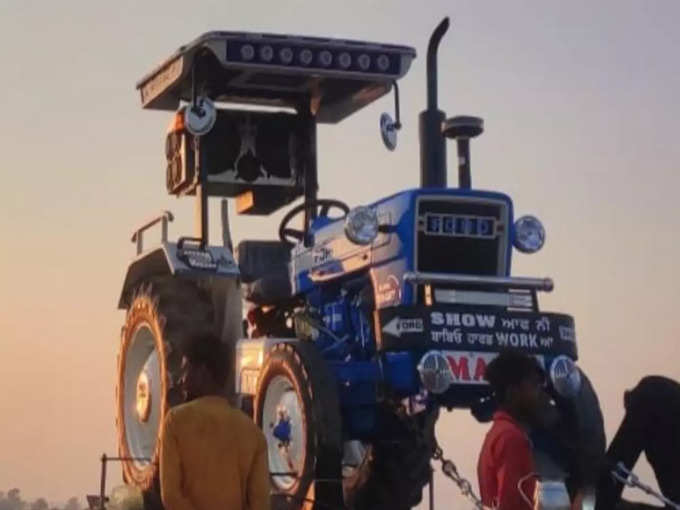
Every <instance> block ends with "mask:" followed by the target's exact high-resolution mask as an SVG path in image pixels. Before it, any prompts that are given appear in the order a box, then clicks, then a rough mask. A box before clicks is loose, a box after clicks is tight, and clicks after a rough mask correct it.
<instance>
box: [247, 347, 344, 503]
mask: <svg viewBox="0 0 680 510" xmlns="http://www.w3.org/2000/svg"><path fill="white" fill-rule="evenodd" d="M335 384H336V382H335V379H334V378H333V377H332V375H331V373H330V371H329V370H328V367H327V365H326V363H325V361H324V360H323V358H321V356H320V355H319V353H318V352H317V350H316V348H315V347H314V346H313V345H311V344H307V343H305V342H297V343H281V344H277V345H275V346H274V347H273V348H272V350H271V351H270V353H269V355H268V356H267V359H266V361H265V364H264V366H263V368H262V371H261V373H260V377H259V381H258V388H257V393H256V396H255V421H256V423H257V424H258V425H259V426H260V428H261V429H262V431H263V433H264V435H265V437H266V439H267V447H268V457H269V470H270V472H272V473H273V475H272V477H271V482H272V488H273V495H272V496H273V497H272V503H273V508H275V509H277V510H279V509H280V510H293V509H297V508H302V507H303V505H304V504H305V503H310V502H313V501H318V502H319V503H318V504H316V505H314V508H328V507H338V508H339V507H342V490H341V488H342V479H341V471H340V464H341V448H342V420H341V417H340V405H339V400H338V394H337V389H336V386H335ZM308 507H309V506H307V508H308Z"/></svg>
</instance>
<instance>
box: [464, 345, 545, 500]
mask: <svg viewBox="0 0 680 510" xmlns="http://www.w3.org/2000/svg"><path fill="white" fill-rule="evenodd" d="M485 378H486V380H487V381H488V382H489V384H490V385H491V388H492V390H493V393H494V397H495V399H496V401H497V403H498V410H497V411H496V413H495V414H494V416H493V425H492V427H491V429H490V430H489V432H488V433H487V435H486V438H485V439H484V444H483V446H482V451H481V453H480V456H479V462H478V466H477V475H478V478H479V491H480V495H481V498H482V502H483V503H484V505H485V506H488V507H492V508H496V509H498V510H528V509H533V507H534V506H533V495H534V490H535V487H536V477H535V473H534V472H535V467H534V460H533V455H532V450H531V443H530V441H529V436H528V432H529V430H530V428H531V427H532V425H535V424H537V423H539V417H540V414H541V410H542V409H545V406H546V405H547V403H548V402H549V397H548V394H547V393H546V392H545V391H544V386H545V373H544V372H543V369H542V368H541V367H540V366H539V365H538V363H537V362H536V360H535V358H532V357H529V356H527V355H525V354H523V353H521V352H519V351H513V350H509V351H505V352H503V353H501V354H500V355H499V356H498V357H496V358H495V359H494V360H493V361H492V362H491V363H489V366H488V367H487V370H486V374H485Z"/></svg>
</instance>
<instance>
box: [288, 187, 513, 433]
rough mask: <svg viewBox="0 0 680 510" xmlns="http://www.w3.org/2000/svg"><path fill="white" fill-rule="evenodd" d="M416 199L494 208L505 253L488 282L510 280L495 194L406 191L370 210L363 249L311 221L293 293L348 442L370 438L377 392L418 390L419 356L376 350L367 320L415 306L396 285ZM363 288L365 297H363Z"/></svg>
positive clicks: (407, 264)
mask: <svg viewBox="0 0 680 510" xmlns="http://www.w3.org/2000/svg"><path fill="white" fill-rule="evenodd" d="M421 198H429V199H435V200H436V199H445V200H449V199H452V200H455V199H465V200H479V201H485V202H489V201H491V202H494V203H498V204H502V205H503V207H504V210H505V211H506V217H505V220H504V222H505V228H504V229H503V232H502V233H501V234H499V235H502V236H504V237H505V239H504V242H503V245H504V247H505V248H504V253H503V254H502V261H501V262H500V263H499V264H498V266H499V267H498V272H497V273H496V276H508V275H509V274H510V262H511V255H512V245H513V239H512V236H513V207H512V200H511V199H510V197H508V196H507V195H505V194H502V193H497V192H489V191H479V190H470V189H441V188H437V189H427V188H425V189H412V190H407V191H403V192H400V193H397V194H395V195H392V196H390V197H387V198H384V199H382V200H379V201H377V202H375V203H373V204H370V207H372V208H374V209H375V211H376V213H377V216H378V221H379V224H380V225H381V226H382V228H381V232H380V233H379V234H378V236H377V238H376V239H375V241H374V242H373V243H372V244H370V245H368V246H360V245H357V244H354V243H352V242H351V241H349V239H347V237H346V235H345V233H344V221H342V220H341V219H335V220H334V219H329V218H326V217H320V218H317V219H316V220H314V222H313V223H312V226H311V229H310V233H309V235H310V237H311V238H310V242H309V243H308V244H309V246H304V245H303V243H300V244H299V245H297V246H296V247H295V248H294V249H293V252H292V256H291V263H290V272H291V274H290V276H291V282H292V287H293V293H294V294H296V295H304V296H305V299H306V302H307V304H308V306H309V307H310V308H311V309H313V310H316V311H317V312H318V314H319V315H320V317H321V318H322V320H323V322H324V324H325V327H326V328H327V329H328V330H329V332H328V333H325V332H323V331H321V332H319V336H318V338H317V339H316V343H317V345H318V346H319V348H320V350H321V352H322V354H323V356H324V357H325V358H326V359H327V361H328V363H329V366H330V367H331V369H332V370H333V371H334V373H335V375H336V377H337V380H338V388H339V391H340V398H341V403H342V408H343V418H344V419H345V423H346V427H347V429H348V432H349V433H350V435H352V436H356V437H366V436H370V434H371V430H372V428H373V426H374V425H375V419H376V418H375V407H376V406H375V403H376V401H377V400H378V399H379V398H380V395H381V393H383V392H384V391H388V392H389V393H390V394H392V395H397V396H401V397H415V396H417V395H421V394H422V391H423V390H422V386H421V383H420V380H419V377H418V372H417V368H416V367H417V363H418V361H419V360H420V358H421V357H422V355H423V352H424V351H423V350H419V349H409V350H404V351H390V352H378V350H377V348H376V338H375V328H374V324H373V320H374V318H373V317H372V314H373V313H374V312H373V311H374V310H381V309H386V308H390V307H396V306H405V305H410V306H412V305H414V304H416V302H417V296H416V292H417V291H416V287H415V286H414V285H411V284H409V283H407V282H405V281H404V274H406V273H407V272H409V271H415V270H416V269H417V268H416V250H415V247H416V239H415V237H416V229H417V225H418V217H417V204H418V200H419V199H421ZM366 288H370V289H372V294H373V295H366V292H365V289H366ZM362 290H363V291H364V292H363V293H362ZM329 333H332V335H331V334H329ZM481 383H483V381H480V384H479V385H474V386H460V387H458V388H457V389H456V391H455V393H456V394H457V395H458V398H453V399H451V398H449V402H454V403H456V402H457V403H458V405H463V406H469V405H470V402H471V400H473V399H475V398H478V397H480V396H482V395H485V394H486V393H487V392H488V390H487V387H485V386H484V385H483V384H481Z"/></svg>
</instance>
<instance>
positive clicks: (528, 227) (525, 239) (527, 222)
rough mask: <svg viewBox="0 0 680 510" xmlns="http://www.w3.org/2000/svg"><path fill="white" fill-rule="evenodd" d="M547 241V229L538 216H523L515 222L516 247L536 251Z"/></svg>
mask: <svg viewBox="0 0 680 510" xmlns="http://www.w3.org/2000/svg"><path fill="white" fill-rule="evenodd" d="M543 243H545V229H544V228H543V225H542V224H541V222H540V221H538V218H536V217H534V216H522V217H521V218H520V219H518V220H517V221H516V222H515V242H514V245H515V248H517V249H518V250H519V251H521V252H524V253H535V252H537V251H538V250H540V249H541V248H542V247H543Z"/></svg>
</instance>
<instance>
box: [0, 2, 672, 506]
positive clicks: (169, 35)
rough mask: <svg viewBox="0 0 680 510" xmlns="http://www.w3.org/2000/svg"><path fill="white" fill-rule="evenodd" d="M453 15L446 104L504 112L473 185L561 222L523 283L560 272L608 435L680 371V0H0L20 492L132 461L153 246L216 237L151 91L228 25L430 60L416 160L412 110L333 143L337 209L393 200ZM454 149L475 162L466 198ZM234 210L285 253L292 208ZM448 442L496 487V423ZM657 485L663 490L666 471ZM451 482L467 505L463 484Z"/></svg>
mask: <svg viewBox="0 0 680 510" xmlns="http://www.w3.org/2000/svg"><path fill="white" fill-rule="evenodd" d="M446 15H448V16H450V17H451V20H452V26H451V29H450V30H449V33H448V34H447V35H446V37H445V39H444V40H443V42H442V44H441V47H440V53H439V69H440V72H439V80H440V81H439V98H440V99H439V100H440V108H442V109H443V110H445V111H447V112H448V114H449V116H452V115H456V114H471V115H479V116H481V117H483V118H484V120H485V127H486V131H485V133H484V134H483V135H482V136H481V137H480V138H478V139H475V140H474V141H473V142H472V182H473V186H474V187H475V188H481V189H490V190H499V191H503V192H506V193H508V194H509V195H510V196H511V197H512V198H513V200H514V203H515V210H516V212H517V213H518V214H524V213H531V214H535V215H536V216H538V217H539V218H540V219H541V220H542V221H543V223H544V225H545V227H546V231H547V241H546V245H545V247H544V249H543V250H542V251H541V252H539V253H537V254H534V255H522V254H518V253H516V254H515V258H514V263H513V273H514V274H515V275H522V276H541V277H542V276H551V277H552V278H554V280H555V284H556V286H555V291H554V292H553V293H552V294H547V295H543V296H541V299H542V308H543V309H546V310H553V311H562V312H567V313H570V314H572V315H574V317H575V319H576V324H577V335H578V341H579V353H580V357H581V358H580V366H581V367H582V368H583V369H584V370H585V371H586V373H588V374H589V376H590V377H591V379H592V381H593V383H594V385H595V387H596V389H597V391H598V394H599V397H600V400H601V404H602V408H603V411H604V414H605V420H606V428H607V433H608V436H609V437H611V435H612V434H613V432H614V431H615V429H616V427H617V425H618V423H619V421H620V419H621V417H622V414H623V409H622V394H623V391H624V390H625V389H626V388H629V387H631V386H633V385H634V384H635V383H636V382H637V381H638V380H639V379H640V378H641V377H642V376H644V375H646V374H652V373H653V374H662V375H666V376H670V377H674V378H680V365H679V360H680V347H678V340H679V339H680V317H679V316H678V312H677V308H676V304H677V303H678V302H680V270H679V269H678V266H677V260H678V259H680V243H679V242H678V238H677V232H678V229H679V228H680V216H679V215H678V201H677V193H678V190H679V189H680V143H678V142H677V132H678V123H677V119H678V118H680V101H678V97H677V94H678V90H680V59H679V58H678V55H680V31H678V30H677V20H678V18H679V17H680V3H678V2H674V1H672V0H666V1H660V0H659V1H653V2H651V1H649V2H645V1H642V0H640V1H636V2H632V1H626V0H615V1H614V0H607V1H600V2H592V1H585V0H574V1H569V2H566V1H565V2H558V1H553V0H550V1H539V0H535V1H513V2H499V1H497V2H490V1H483V2H473V1H459V0H455V1H452V0H448V1H429V2H407V1H403V2H401V1H400V2H390V3H388V2H378V1H368V0H365V1H357V2H350V1H344V2H327V1H317V2H303V1H277V2H261V1H257V0H251V1H249V2H225V1H220V2H218V1H198V0H197V1H194V2H186V1H184V2H178V1H175V0H167V1H164V2H161V1H155V2H152V1H147V2H137V1H131V0H120V1H118V2H99V1H91V0H65V1H61V2H49V1H42V2H38V1H31V0H23V1H20V0H0V115H2V116H3V121H2V122H0V154H2V159H1V161H0V178H1V181H0V182H1V184H0V239H1V240H0V310H1V311H0V359H1V360H2V361H3V365H2V370H0V388H2V391H0V490H6V489H9V488H11V487H14V486H16V487H20V488H21V489H22V490H23V492H24V493H25V495H26V497H27V498H35V497H39V496H46V497H48V498H49V499H51V500H55V501H59V500H65V499H67V498H68V497H70V496H72V495H77V496H83V495H84V494H85V493H92V492H94V491H96V490H97V487H98V485H97V484H98V476H99V471H98V470H99V464H98V457H99V455H100V454H101V453H102V452H108V453H113V452H115V428H114V389H115V388H114V384H115V368H116V355H117V350H118V342H119V332H120V327H121V325H122V322H123V312H122V311H119V310H117V309H116V306H117V300H118V295H119V292H120V289H121V285H122V279H123V276H124V272H125V268H126V264H127V263H128V262H129V261H130V259H131V258H132V256H133V254H134V246H133V245H132V244H131V243H130V235H131V233H132V231H133V229H134V228H135V227H136V226H137V225H139V224H141V223H142V222H143V221H144V220H146V219H148V218H150V217H151V216H152V215H155V214H157V213H158V212H159V211H160V210H162V209H170V210H172V211H173V212H174V213H175V216H176V220H175V222H174V223H173V224H172V225H171V235H173V236H175V237H176V236H179V235H181V234H187V233H191V232H192V229H193V217H192V214H193V201H192V200H190V199H183V200H178V199H175V198H173V197H170V196H168V195H167V194H166V192H165V161H164V134H165V127H166V125H167V123H168V122H169V120H170V114H169V113H167V112H147V111H142V110H141V109H140V106H139V97H138V95H137V92H136V91H135V89H134V84H135V83H136V81H137V80H138V79H139V78H141V77H142V76H143V75H144V74H145V73H146V72H148V71H149V70H151V69H152V68H153V67H154V66H156V65H157V64H158V63H159V62H160V61H161V60H162V59H164V58H166V57H167V56H168V55H169V54H170V53H172V52H173V51H174V50H175V49H176V48H177V47H178V46H180V45H181V44H183V43H185V42H188V41H189V40H191V39H193V38H195V37H196V36H198V35H199V34H201V33H203V32H206V31H209V30H215V29H223V30H246V31H267V32H280V33H292V34H304V35H318V36H338V37H346V38H353V39H364V40H374V41H380V42H389V43H397V44H406V45H411V46H414V47H415V48H416V49H417V51H418V58H417V59H416V61H415V62H414V64H413V66H412V67H411V70H410V72H409V74H408V75H407V76H406V77H405V78H404V79H403V80H402V81H401V83H400V92H401V103H402V109H401V117H402V123H403V125H404V126H403V129H402V130H401V131H400V133H399V147H398V149H397V150H396V151H395V152H393V153H392V152H388V151H386V150H385V149H384V147H383V145H382V142H381V140H380V135H379V130H378V119H379V116H380V113H382V112H383V111H388V112H392V110H393V103H392V98H391V97H386V98H383V99H381V100H379V101H377V102H376V103H374V104H372V105H371V106H369V107H367V108H365V109H364V110H362V111H360V112H358V113H356V114H355V115H353V116H352V117H350V118H349V119H347V120H346V121H344V122H342V123H340V124H338V125H332V126H326V125H323V126H321V127H320V128H319V133H318V158H319V181H320V187H321V192H320V196H324V197H332V198H340V199H342V200H344V201H346V202H347V203H348V204H350V205H359V204H363V203H369V202H371V201H373V200H376V199H378V198H380V197H382V196H386V195H388V194H391V193H393V192H396V191H399V190H401V189H406V188H409V187H415V186H417V185H418V178H419V166H418V165H419V162H418V157H419V153H418V140H417V136H418V125H417V115H418V113H419V112H420V111H421V110H422V109H423V108H424V106H425V58H424V57H425V52H426V47H427V40H428V37H429V35H430V33H431V31H432V29H433V28H434V27H435V26H436V24H437V23H438V22H439V21H440V20H441V18H442V17H443V16H446ZM454 158H455V156H454V149H453V147H451V148H450V149H449V183H450V184H451V185H454V184H455V173H454V169H455V167H454V161H453V159H454ZM218 207H219V204H218V202H217V200H215V203H214V204H212V205H211V209H212V211H213V213H215V216H214V217H217V216H218V210H219V209H218ZM232 219H233V221H232V232H233V234H234V237H235V240H236V241H238V240H240V239H243V238H253V239H258V238H260V239H267V238H271V239H273V238H275V236H276V234H275V232H276V228H277V225H278V221H279V220H280V219H281V214H280V213H279V214H275V215H273V216H271V217H268V218H261V217H255V218H241V217H235V216H234V215H232ZM211 235H212V239H213V240H214V242H216V243H218V242H219V241H220V233H219V231H218V225H217V224H216V222H213V225H212V228H211ZM437 430H438V435H439V438H440V442H441V444H442V446H443V447H444V450H445V452H446V454H447V455H448V456H449V457H451V458H452V459H453V460H454V461H456V462H457V463H458V465H459V468H460V470H461V472H462V473H464V474H465V475H467V476H469V477H470V479H471V480H472V481H473V482H475V480H476V478H475V476H474V475H475V472H474V471H475V464H476V456H477V453H478V450H479V447H480V446H481V440H482V438H483V434H484V432H485V430H486V426H484V425H479V424H477V423H476V422H475V421H474V420H473V419H472V418H471V417H470V415H469V413H468V412H467V411H462V410H459V411H455V412H453V413H450V414H447V415H445V416H444V417H443V418H441V419H440V422H439V424H438V429H437ZM639 472H640V474H641V475H642V476H643V478H645V479H647V480H650V481H651V479H652V477H651V472H650V470H649V468H648V467H647V466H646V465H644V462H642V463H641V465H640V468H639ZM109 482H110V483H111V484H115V483H117V482H119V476H118V475H117V473H114V474H112V475H111V477H110V479H109ZM435 488H436V495H437V498H438V500H440V501H446V502H451V501H457V499H456V494H457V491H456V489H455V488H454V487H453V486H452V484H450V483H448V482H446V481H444V480H443V479H441V478H438V479H437V481H436V484H435ZM461 508H466V506H465V505H463V506H461Z"/></svg>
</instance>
